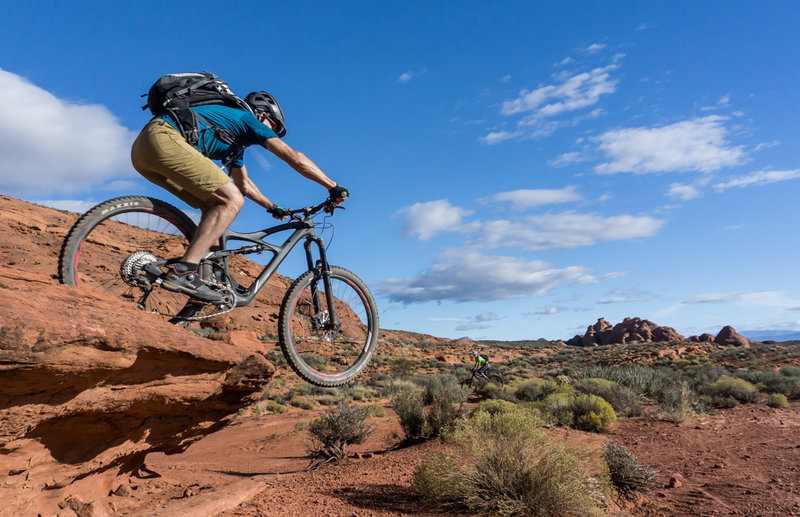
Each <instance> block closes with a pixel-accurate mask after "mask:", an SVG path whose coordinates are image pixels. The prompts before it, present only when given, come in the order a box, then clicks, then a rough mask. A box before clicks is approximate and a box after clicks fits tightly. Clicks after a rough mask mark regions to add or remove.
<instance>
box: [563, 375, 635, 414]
mask: <svg viewBox="0 0 800 517" xmlns="http://www.w3.org/2000/svg"><path fill="white" fill-rule="evenodd" d="M574 387H575V389H576V390H578V391H580V392H582V393H586V394H589V395H597V396H598V397H600V398H602V399H603V400H605V401H606V402H608V403H609V404H611V407H613V408H614V411H615V412H616V413H622V414H626V415H627V414H631V413H636V412H638V407H636V406H635V402H636V399H637V396H636V394H635V393H634V392H633V390H632V389H630V388H628V387H626V386H622V385H621V384H619V383H617V382H614V381H612V380H608V379H603V378H597V377H588V378H584V379H579V380H577V381H575V383H574Z"/></svg>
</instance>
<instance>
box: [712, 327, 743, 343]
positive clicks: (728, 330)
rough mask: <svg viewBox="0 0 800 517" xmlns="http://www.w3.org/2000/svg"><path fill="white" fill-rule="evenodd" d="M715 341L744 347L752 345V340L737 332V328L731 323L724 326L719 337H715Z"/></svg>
mask: <svg viewBox="0 0 800 517" xmlns="http://www.w3.org/2000/svg"><path fill="white" fill-rule="evenodd" d="M714 343H716V344H718V345H726V346H741V347H744V348H749V347H750V341H749V340H748V339H747V338H746V337H744V336H742V335H740V334H739V333H737V332H736V329H734V328H733V327H731V326H730V325H728V326H726V327H722V330H720V331H719V334H717V337H715V338H714Z"/></svg>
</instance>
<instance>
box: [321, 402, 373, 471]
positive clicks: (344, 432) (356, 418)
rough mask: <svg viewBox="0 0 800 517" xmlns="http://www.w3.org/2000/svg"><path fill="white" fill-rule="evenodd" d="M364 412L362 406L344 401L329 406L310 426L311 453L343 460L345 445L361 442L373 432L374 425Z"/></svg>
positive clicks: (322, 459) (322, 457) (324, 457)
mask: <svg viewBox="0 0 800 517" xmlns="http://www.w3.org/2000/svg"><path fill="white" fill-rule="evenodd" d="M367 414H368V411H367V409H366V408H365V407H362V406H355V405H350V404H347V403H344V402H340V403H339V404H336V405H335V406H332V407H330V408H328V409H327V410H326V411H325V414H324V415H323V416H321V417H319V418H315V419H314V420H312V421H311V424H310V425H309V428H308V433H309V434H310V435H311V438H312V441H311V442H310V443H309V445H308V452H309V453H310V455H311V456H312V457H313V458H316V459H319V460H320V461H323V462H327V461H332V460H333V461H341V460H342V459H344V457H345V456H346V455H347V446H348V445H353V444H359V443H364V441H365V440H366V439H367V437H368V436H369V435H370V434H371V433H372V431H373V426H372V425H371V424H369V423H367V422H366V419H367Z"/></svg>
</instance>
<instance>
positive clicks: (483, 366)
mask: <svg viewBox="0 0 800 517" xmlns="http://www.w3.org/2000/svg"><path fill="white" fill-rule="evenodd" d="M472 356H473V357H474V358H475V366H473V367H472V373H473V374H475V373H478V374H480V376H481V377H483V378H484V379H486V380H487V381H488V380H489V377H488V376H487V375H486V372H488V371H489V368H490V367H491V365H489V358H488V357H487V356H486V355H485V354H479V353H478V351H477V350H473V351H472Z"/></svg>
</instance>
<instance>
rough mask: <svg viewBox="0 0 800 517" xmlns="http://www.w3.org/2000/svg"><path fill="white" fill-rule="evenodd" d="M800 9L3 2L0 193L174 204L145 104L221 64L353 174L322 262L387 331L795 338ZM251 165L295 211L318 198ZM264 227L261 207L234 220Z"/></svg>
mask: <svg viewBox="0 0 800 517" xmlns="http://www.w3.org/2000/svg"><path fill="white" fill-rule="evenodd" d="M798 23H800V4H798V3H796V2H470V1H465V2H436V1H428V2H391V3H390V2H366V1H365V2H286V3H278V2H248V1H239V2H206V1H198V2H151V1H143V2H125V3H123V2H80V1H74V2H69V3H50V2H38V1H30V2H26V3H21V2H7V1H0V34H2V36H3V44H2V45H0V91H2V92H3V95H2V96H0V152H2V156H3V159H2V160H0V192H2V193H4V194H7V195H11V196H14V197H18V198H21V199H25V200H28V201H34V202H39V203H42V204H48V205H52V206H59V207H62V208H69V209H72V210H76V211H77V210H82V209H84V208H86V207H88V206H91V205H92V204H94V203H96V202H99V201H102V200H104V199H107V198H110V197H114V196H118V195H126V194H133V193H141V194H147V195H154V196H158V197H161V198H164V199H168V200H171V201H174V202H176V204H179V202H178V201H177V200H175V199H174V198H171V197H170V196H169V194H167V193H165V192H163V191H160V190H159V189H158V188H157V187H154V186H152V185H150V184H149V183H147V182H146V181H145V180H143V179H141V178H139V177H138V175H137V174H136V172H135V171H134V170H133V169H132V167H131V166H130V161H129V149H130V144H131V142H132V139H133V138H135V136H136V134H137V133H138V131H139V130H140V129H141V127H142V126H143V125H144V124H145V123H146V122H147V120H148V115H147V113H145V112H142V111H141V110H140V106H141V104H142V103H143V100H142V99H141V98H140V95H141V94H142V93H143V92H146V91H147V89H148V88H149V86H150V85H151V84H152V82H153V81H154V80H155V79H156V78H157V77H158V76H159V75H161V74H164V73H174V72H185V71H201V70H210V71H212V72H214V73H216V74H217V75H219V76H221V77H223V78H224V79H226V80H227V81H228V82H229V83H230V85H231V87H232V88H233V89H234V90H235V91H237V92H239V93H240V94H241V95H245V94H246V93H247V92H249V91H251V90H256V89H265V90H268V91H270V92H271V93H273V94H274V95H275V96H276V98H277V99H278V100H279V101H280V103H281V105H282V106H283V109H284V112H285V113H286V117H287V128H288V134H287V136H286V141H287V142H288V143H289V145H291V146H292V147H294V148H296V149H298V150H301V151H302V152H304V153H305V154H306V155H308V156H309V157H311V158H312V159H313V160H314V161H315V162H317V164H318V165H319V166H320V167H321V168H322V169H323V170H324V171H326V173H328V175H330V176H331V177H332V178H334V179H335V180H337V181H338V182H339V183H341V184H343V185H346V186H347V187H349V188H350V189H351V191H352V198H351V199H350V200H349V201H348V202H347V204H346V206H347V211H346V212H342V213H340V214H339V215H337V217H336V219H335V223H336V233H335V235H334V238H333V243H332V247H331V248H330V254H331V261H332V262H333V263H335V264H338V265H341V266H344V267H347V268H349V269H351V270H353V271H355V272H356V273H358V274H359V275H360V276H362V278H364V279H365V280H366V281H367V282H368V283H369V285H370V286H371V288H372V290H373V292H374V293H375V294H376V298H377V300H378V304H379V307H380V309H381V323H382V326H383V327H384V328H393V329H405V330H413V331H419V332H425V333H430V334H434V335H438V336H447V337H460V336H470V337H473V338H476V339H477V338H491V339H526V338H528V339H535V338H539V337H545V338H549V339H556V338H569V337H572V336H573V335H574V334H576V333H583V331H584V330H585V328H586V326H587V325H590V324H592V323H594V322H595V321H596V320H597V318H599V317H604V318H606V320H608V321H610V322H612V323H616V322H618V321H620V320H621V319H622V318H624V317H626V316H639V317H643V318H648V319H650V320H653V321H655V322H657V323H659V324H661V325H669V326H672V327H674V328H675V329H676V330H678V331H679V332H680V333H682V334H684V335H691V334H699V333H701V332H707V331H708V332H713V333H716V332H717V331H718V330H719V329H720V328H721V327H722V326H723V325H733V326H734V327H736V328H737V329H800V293H798V287H800V280H798V278H799V276H798V273H797V266H796V262H797V257H798V255H800V253H798V252H799V251H800V245H798V240H797V238H796V235H795V228H796V225H797V199H798V194H800V153H798V151H797V149H798V148H800V146H799V145H798V144H800V124H798V123H797V120H798V106H800V88H798V84H799V83H800V80H799V79H800V77H799V75H800V72H799V71H800V54H799V53H798V50H797V49H798V48H800V41H799V40H800V36H798V32H797V30H796V27H797V26H798ZM245 159H246V164H247V167H248V170H249V171H250V173H251V175H252V176H253V177H254V179H255V181H256V182H257V183H258V184H259V186H260V187H261V188H262V190H263V191H264V192H265V193H266V194H267V195H268V196H269V197H270V198H272V199H273V200H274V201H276V202H277V203H278V204H280V205H283V206H302V205H306V204H310V203H311V202H314V201H318V200H320V199H322V197H323V196H324V195H325V192H324V190H322V189H321V188H320V187H319V186H317V185H315V184H313V183H311V182H308V181H307V180H304V179H303V178H302V177H300V176H299V175H297V174H296V173H294V172H293V171H292V170H291V169H290V168H288V167H287V166H286V165H285V164H283V163H282V162H280V160H278V159H276V158H275V157H273V156H272V155H271V154H270V153H268V152H267V151H265V150H249V151H248V152H247V153H246V155H245ZM179 206H182V207H183V208H186V207H185V205H180V204H179ZM268 224H270V220H269V219H268V218H266V217H265V216H264V214H263V211H262V210H260V209H258V207H256V206H255V205H254V204H253V203H249V205H248V206H247V207H246V208H245V209H244V211H243V212H242V214H241V215H240V216H239V218H238V219H237V221H236V222H235V223H234V228H235V229H237V230H240V231H248V230H256V229H258V228H261V227H264V226H267V225H268ZM299 267H300V264H299V262H291V263H288V264H286V267H285V268H282V269H281V271H280V272H281V273H283V274H286V275H289V276H295V275H297V274H298V273H299V272H300V269H299Z"/></svg>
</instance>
